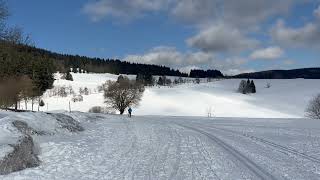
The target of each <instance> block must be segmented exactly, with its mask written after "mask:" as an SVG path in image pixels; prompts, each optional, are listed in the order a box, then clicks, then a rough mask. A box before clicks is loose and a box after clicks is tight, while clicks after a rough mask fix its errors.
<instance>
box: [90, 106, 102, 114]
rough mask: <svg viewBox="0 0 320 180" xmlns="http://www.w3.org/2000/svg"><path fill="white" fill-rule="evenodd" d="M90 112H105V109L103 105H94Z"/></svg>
mask: <svg viewBox="0 0 320 180" xmlns="http://www.w3.org/2000/svg"><path fill="white" fill-rule="evenodd" d="M89 113H104V109H103V107H101V106H94V107H92V108H90V109H89Z"/></svg>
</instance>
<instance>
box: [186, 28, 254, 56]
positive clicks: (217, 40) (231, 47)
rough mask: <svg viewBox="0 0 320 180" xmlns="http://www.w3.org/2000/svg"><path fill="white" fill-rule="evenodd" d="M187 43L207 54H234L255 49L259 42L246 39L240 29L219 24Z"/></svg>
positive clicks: (203, 31)
mask: <svg viewBox="0 0 320 180" xmlns="http://www.w3.org/2000/svg"><path fill="white" fill-rule="evenodd" d="M187 43H188V44H189V45H190V46H192V47H195V48H199V49H201V50H203V51H206V52H234V51H241V50H246V49H250V48H253V47H255V46H256V45H257V44H258V42H257V41H256V40H254V39H250V38H247V37H245V36H244V35H243V34H242V33H241V32H240V31H239V30H238V29H236V28H234V27H231V26H228V25H225V24H221V23H220V24H218V25H214V26H211V27H209V28H206V29H204V30H202V31H201V32H200V33H199V34H197V35H196V36H194V37H191V38H189V39H188V40H187Z"/></svg>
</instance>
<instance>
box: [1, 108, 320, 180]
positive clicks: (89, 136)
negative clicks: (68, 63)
mask: <svg viewBox="0 0 320 180" xmlns="http://www.w3.org/2000/svg"><path fill="white" fill-rule="evenodd" d="M65 115H67V116H69V117H72V118H73V119H75V120H77V122H79V123H80V125H81V126H82V127H84V131H81V132H75V133H70V132H68V131H66V130H63V129H61V127H63V126H61V125H59V124H58V123H57V121H56V120H55V118H54V117H58V116H52V115H46V114H44V113H19V114H16V113H5V112H0V117H1V119H0V122H1V130H2V131H1V132H2V133H1V135H0V136H1V138H0V140H1V143H2V144H1V145H5V144H6V143H10V144H15V139H16V138H15V137H18V136H17V135H18V134H19V132H18V131H17V130H16V129H14V128H13V126H12V123H11V122H12V121H14V120H16V119H20V120H21V121H23V122H25V123H27V124H28V125H29V126H30V127H32V128H34V129H36V130H37V131H45V132H51V133H47V134H38V135H36V134H34V135H32V137H33V139H34V142H35V144H36V146H37V148H38V151H39V154H38V155H37V156H38V158H39V160H40V164H39V166H36V167H33V168H28V169H25V170H22V171H18V172H14V173H11V174H9V175H3V176H0V178H1V179H3V180H11V179H24V180H34V179H40V180H42V179H43V180H45V179H68V180H87V179H97V180H98V179H99V180H100V179H106V180H108V179H186V180H188V179H208V180H209V179H210V180H215V179H217V180H219V179H230V180H231V179H292V180H295V179H297V180H298V179H299V180H300V179H310V180H313V179H314V180H315V179H320V171H319V166H320V141H319V140H320V121H315V120H307V119H245V118H212V119H209V118H201V117H166V116H135V117H133V118H131V119H129V118H128V117H126V116H119V115H102V114H90V113H72V114H69V113H67V114H65ZM63 116H64V115H63ZM4 133H5V134H4ZM4 140H6V141H4ZM7 147H9V148H7V149H4V150H3V149H1V151H2V153H3V154H6V153H8V152H10V151H12V149H10V146H8V145H7ZM0 159H1V158H0ZM0 167H1V163H0Z"/></svg>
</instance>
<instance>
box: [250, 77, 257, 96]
mask: <svg viewBox="0 0 320 180" xmlns="http://www.w3.org/2000/svg"><path fill="white" fill-rule="evenodd" d="M250 87H251V88H250V89H251V93H256V92H257V90H256V85H255V84H254V82H253V80H251V83H250Z"/></svg>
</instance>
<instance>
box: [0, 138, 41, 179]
mask: <svg viewBox="0 0 320 180" xmlns="http://www.w3.org/2000/svg"><path fill="white" fill-rule="evenodd" d="M11 146H12V147H13V148H14V150H13V151H12V152H11V153H9V154H8V155H6V156H5V157H4V158H3V159H2V160H0V174H1V175H5V174H9V173H12V172H16V171H20V170H23V169H26V168H32V167H37V166H39V164H40V160H39V159H38V157H37V154H36V153H35V148H34V142H33V139H32V137H31V136H29V135H25V136H24V137H23V138H22V139H20V140H19V142H18V144H16V145H11Z"/></svg>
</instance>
